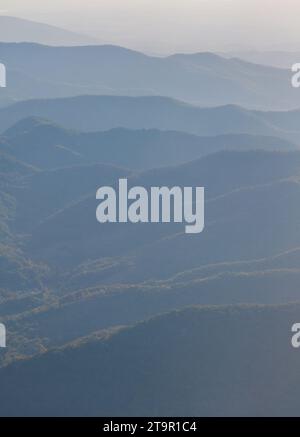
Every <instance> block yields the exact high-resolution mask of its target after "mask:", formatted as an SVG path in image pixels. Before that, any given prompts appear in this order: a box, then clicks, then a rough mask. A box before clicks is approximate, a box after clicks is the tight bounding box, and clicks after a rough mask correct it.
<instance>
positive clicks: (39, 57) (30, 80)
mask: <svg viewBox="0 0 300 437" xmlns="http://www.w3.org/2000/svg"><path fill="white" fill-rule="evenodd" d="M0 61H1V62H3V63H4V64H5V65H6V67H7V70H8V78H9V81H8V86H7V88H6V89H5V90H2V91H1V100H2V101H3V104H4V103H8V102H13V101H15V100H26V99H32V98H41V97H42V98H53V97H66V96H75V95H82V94H97V95H99V94H102V95H103V94H105V95H118V96H120V95H124V96H148V95H154V96H168V97H172V98H175V99H179V100H184V101H186V102H189V103H194V104H197V105H201V106H218V105H226V104H236V105H241V106H245V107H248V108H255V109H268V110H270V109H277V110H278V109H280V110H283V109H295V108H297V107H299V90H297V89H294V88H293V87H292V86H291V71H290V69H286V70H283V69H278V68H273V67H267V66H260V65H256V64H251V63H248V62H245V61H242V60H239V59H237V58H232V59H226V58H224V57H221V56H218V55H215V54H212V53H196V54H191V55H185V54H177V55H173V56H169V57H165V58H161V57H154V56H147V55H145V54H143V53H140V52H136V51H133V50H129V49H125V48H122V47H117V46H109V45H105V46H84V47H49V46H42V45H39V44H30V43H25V44H23V43H21V44H9V43H8V44H5V43H1V44H0Z"/></svg>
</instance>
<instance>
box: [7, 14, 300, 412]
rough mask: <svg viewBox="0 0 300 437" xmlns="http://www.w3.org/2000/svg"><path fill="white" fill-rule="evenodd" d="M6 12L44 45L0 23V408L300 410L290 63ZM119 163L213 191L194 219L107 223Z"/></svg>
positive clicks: (299, 197)
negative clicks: (0, 333)
mask: <svg viewBox="0 0 300 437" xmlns="http://www.w3.org/2000/svg"><path fill="white" fill-rule="evenodd" d="M1 23H2V24H3V25H6V26H10V27H11V31H12V33H11V34H9V33H8V34H7V38H12V37H14V38H15V39H14V40H15V41H19V39H18V38H21V41H37V42H43V43H45V44H47V45H41V44H36V43H32V42H21V43H12V42H9V43H7V42H5V41H6V40H4V39H2V38H1V32H2V29H4V27H1V30H0V40H1V39H2V41H4V42H1V43H0V62H4V63H5V64H6V66H7V72H8V87H7V88H5V89H2V88H1V90H0V107H1V109H0V277H1V281H0V322H1V323H5V325H6V327H7V333H8V338H7V344H8V347H7V348H6V349H5V350H4V349H0V384H1V390H0V416H5V415H8V416H18V415H21V416H22V415H25V416H31V415H40V416H42V415H46V416H49V415H55V416H62V415H68V416H82V415H83V416H91V415H96V416H101V415H104V416H105V415H108V416H138V415H146V416H147V415H153V416H168V415H174V416H215V415H220V416H231V415H240V416H245V415H246V416H247V415H249V416H250V415H256V416H261V415H267V414H269V415H279V414H280V415H298V414H299V399H300V395H299V393H300V391H299V387H298V380H299V359H300V358H299V353H298V352H297V351H296V350H294V349H293V348H292V347H291V326H292V324H294V323H295V322H297V321H299V317H300V308H299V304H298V303H296V304H295V303H294V302H299V301H300V294H299V281H300V209H299V204H300V148H299V147H300V127H299V126H300V110H299V109H295V108H298V107H300V104H299V102H300V100H299V92H298V91H297V90H295V89H293V88H292V87H291V82H290V79H291V73H290V69H284V68H273V67H270V66H262V65H257V64H255V63H250V62H248V61H242V60H240V59H237V58H232V57H230V58H229V59H226V58H225V56H219V55H216V54H212V53H196V54H190V55H186V54H176V55H173V56H168V57H161V58H159V57H155V56H147V55H145V54H143V53H139V52H136V51H133V50H128V49H124V48H122V47H116V46H92V45H87V46H85V45H84V46H79V45H78V46H73V47H66V46H59V47H55V45H56V44H57V43H58V44H65V45H73V43H72V38H73V39H74V41H75V44H80V45H81V42H82V41H84V38H83V39H82V37H81V36H78V42H76V41H77V40H76V38H77V35H72V34H70V33H65V32H63V31H61V30H59V29H54V28H49V27H47V28H46V27H43V26H42V27H40V26H39V25H36V24H34V23H28V22H23V21H18V20H17V21H14V20H13V19H10V18H7V17H0V26H1ZM16 25H17V26H18V27H19V29H18V32H17V31H16V30H15V26H16ZM7 30H8V29H7ZM25 35H26V36H25ZM41 36H42V37H43V40H41ZM80 41H81V42H80ZM50 45H53V46H50ZM287 58H288V56H287ZM270 59H271V57H270ZM254 60H255V59H254ZM270 62H271V60H270ZM272 62H273V61H272ZM282 62H283V64H284V63H285V61H284V60H282ZM120 178H127V179H128V186H129V187H131V186H143V187H145V188H146V189H150V188H151V187H152V186H167V187H173V186H179V187H196V186H199V187H202V186H203V187H205V229H204V231H203V232H202V233H201V234H197V235H187V234H185V232H184V224H183V223H173V222H171V223H136V224H132V223H106V224H99V223H98V222H97V221H96V218H95V212H96V207H97V205H98V201H97V200H96V190H97V189H98V188H99V187H100V186H112V187H115V188H116V187H117V185H118V181H119V179H120ZM283 394H284V395H283Z"/></svg>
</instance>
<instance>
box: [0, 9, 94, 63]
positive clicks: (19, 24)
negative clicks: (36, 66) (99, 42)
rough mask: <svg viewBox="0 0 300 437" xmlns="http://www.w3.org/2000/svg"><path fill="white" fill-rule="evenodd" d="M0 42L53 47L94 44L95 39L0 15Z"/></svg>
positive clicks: (43, 24)
mask: <svg viewBox="0 0 300 437" xmlns="http://www.w3.org/2000/svg"><path fill="white" fill-rule="evenodd" d="M0 41H2V42H16V43H18V42H31V43H32V42H33V43H40V44H46V45H53V46H74V45H87V44H95V43H96V40H95V39H93V38H91V37H89V36H86V35H80V34H78V33H75V32H71V31H69V30H65V29H61V28H59V27H56V26H50V25H49V24H45V23H38V22H36V21H31V20H25V19H23V18H16V17H10V16H5V15H0ZM0 58H1V56H0Z"/></svg>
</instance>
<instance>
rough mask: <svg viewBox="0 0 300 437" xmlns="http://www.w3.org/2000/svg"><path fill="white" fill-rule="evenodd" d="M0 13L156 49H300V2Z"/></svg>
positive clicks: (111, 1)
mask: <svg viewBox="0 0 300 437" xmlns="http://www.w3.org/2000/svg"><path fill="white" fill-rule="evenodd" d="M0 11H1V13H2V14H5V15H13V16H19V17H24V18H29V19H32V20H38V21H43V22H47V23H49V24H55V25H57V26H61V27H65V28H68V29H71V30H75V31H78V32H84V33H86V34H89V35H91V36H95V37H97V39H99V42H102V43H114V44H119V45H124V46H128V47H132V48H136V49H142V50H147V51H150V52H154V53H156V52H161V53H165V52H174V51H199V50H232V49H233V50H235V49H290V50H293V49H300V35H299V34H300V26H299V24H298V23H299V16H300V1H299V0H42V1H41V0H0Z"/></svg>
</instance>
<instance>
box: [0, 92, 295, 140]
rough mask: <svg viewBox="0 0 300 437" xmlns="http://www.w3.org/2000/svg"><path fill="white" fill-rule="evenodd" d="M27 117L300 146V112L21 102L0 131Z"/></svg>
mask: <svg viewBox="0 0 300 437" xmlns="http://www.w3.org/2000/svg"><path fill="white" fill-rule="evenodd" d="M28 117H37V118H46V119H49V120H52V121H53V122H54V123H57V124H60V125H62V126H65V127H66V128H68V129H77V130H80V131H102V130H109V129H114V128H126V129H159V130H169V131H170V130H171V131H174V130H175V131H181V132H186V133H190V134H194V135H200V136H216V135H231V134H248V135H263V136H272V137H279V138H283V139H286V140H288V141H292V142H295V143H298V142H300V127H299V126H300V110H295V111H286V112H285V111H281V112H279V111H278V112H263V111H251V110H248V109H244V108H242V107H239V106H235V105H227V106H220V107H214V108H201V107H198V106H194V105H188V104H186V103H183V102H180V101H178V100H174V99H170V98H167V97H118V96H79V97H72V98H61V99H49V100H47V99H40V100H29V101H26V102H19V103H15V104H14V105H11V106H9V107H6V108H2V109H0V131H2V133H3V132H4V131H6V130H7V129H8V128H10V127H11V126H13V125H14V124H16V123H17V122H19V121H21V120H22V119H24V118H28Z"/></svg>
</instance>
